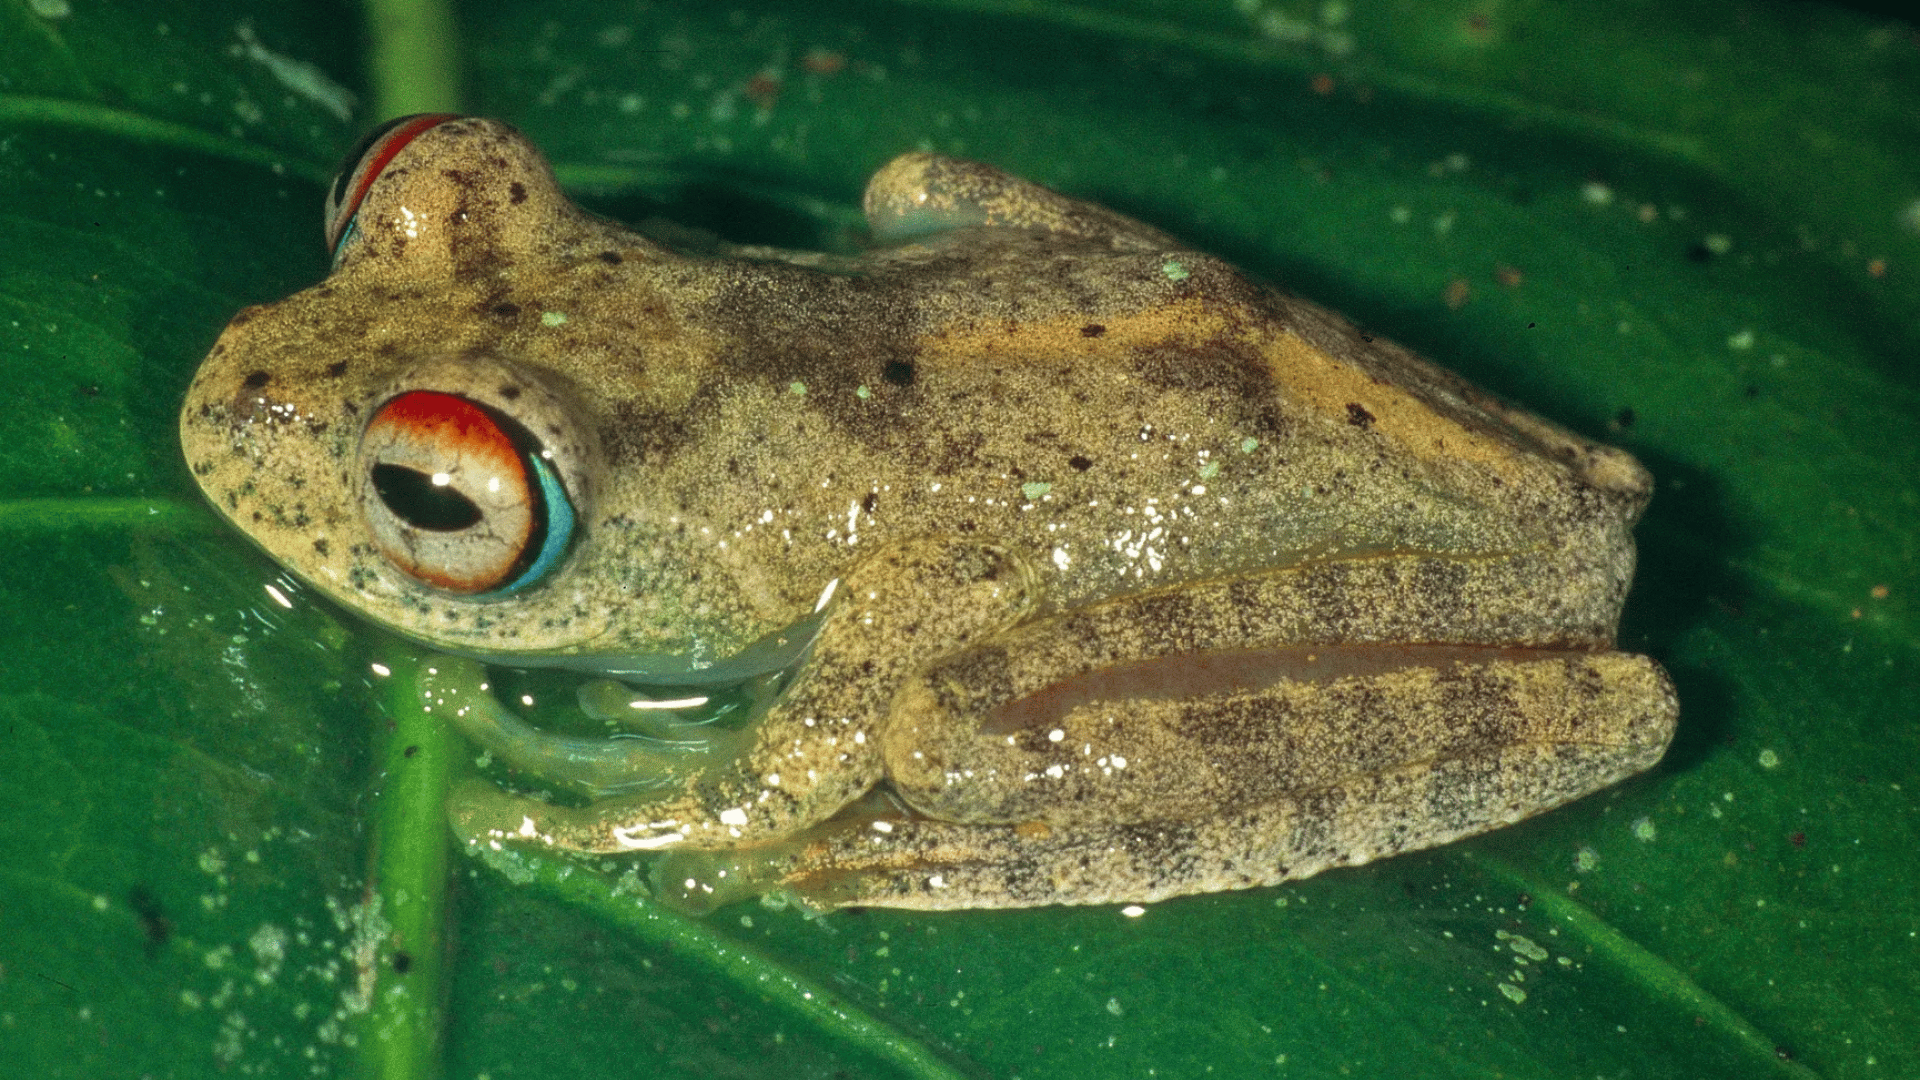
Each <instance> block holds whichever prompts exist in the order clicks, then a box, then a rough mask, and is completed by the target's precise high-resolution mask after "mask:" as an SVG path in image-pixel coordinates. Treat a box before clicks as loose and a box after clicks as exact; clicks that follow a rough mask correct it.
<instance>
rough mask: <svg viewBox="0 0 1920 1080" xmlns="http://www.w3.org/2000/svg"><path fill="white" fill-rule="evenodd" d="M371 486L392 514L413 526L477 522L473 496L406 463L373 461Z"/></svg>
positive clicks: (443, 527) (455, 527)
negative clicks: (376, 463)
mask: <svg viewBox="0 0 1920 1080" xmlns="http://www.w3.org/2000/svg"><path fill="white" fill-rule="evenodd" d="M373 490H374V491H375V492H376V493H377V494H378V495H379V496H380V501H381V502H383V503H386V504H387V509H389V510H391V511H393V513H394V516H395V517H397V518H399V519H400V520H402V521H404V522H406V523H407V524H409V525H411V526H413V527H414V528H416V529H426V530H427V531H429V532H459V531H460V530H461V529H470V528H472V527H473V526H475V525H477V524H479V522H480V516H481V515H480V508H479V507H478V506H475V505H474V503H473V500H472V499H469V498H467V497H466V496H465V495H462V494H460V493H459V492H457V491H455V490H453V488H452V487H450V486H448V485H446V484H436V483H434V482H433V477H431V476H429V475H427V474H426V473H423V472H421V471H420V470H418V469H409V468H407V467H406V466H405V465H386V464H381V465H375V466H374V467H373Z"/></svg>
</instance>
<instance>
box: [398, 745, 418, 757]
mask: <svg viewBox="0 0 1920 1080" xmlns="http://www.w3.org/2000/svg"><path fill="white" fill-rule="evenodd" d="M419 752H420V748H419V747H418V746H409V747H407V748H406V749H405V750H402V751H400V756H401V757H412V756H413V755H415V754H417V753H419Z"/></svg>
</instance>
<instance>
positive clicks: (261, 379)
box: [240, 371, 273, 390]
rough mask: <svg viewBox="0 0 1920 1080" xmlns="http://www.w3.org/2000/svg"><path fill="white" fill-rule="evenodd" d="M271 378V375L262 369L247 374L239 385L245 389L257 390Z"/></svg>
mask: <svg viewBox="0 0 1920 1080" xmlns="http://www.w3.org/2000/svg"><path fill="white" fill-rule="evenodd" d="M272 379H273V376H271V375H269V374H267V373H266V372H264V371H253V372H249V373H248V374H247V377H246V380H245V381H244V382H242V383H241V384H240V386H241V387H242V388H243V389H246V390H258V389H260V388H261V387H263V386H265V385H267V383H268V382H270V381H272Z"/></svg>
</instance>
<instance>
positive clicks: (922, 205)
mask: <svg viewBox="0 0 1920 1080" xmlns="http://www.w3.org/2000/svg"><path fill="white" fill-rule="evenodd" d="M865 202H866V214H867V227H868V228H870V229H872V230H873V235H874V238H875V239H876V240H879V241H880V242H882V243H900V242H903V241H907V240H913V239H917V238H919V237H923V236H928V235H932V234H934V233H942V232H951V231H953V230H955V229H964V228H968V227H971V226H979V225H984V226H987V227H990V228H1004V229H1037V230H1040V231H1042V232H1050V233H1058V234H1061V235H1065V236H1074V237H1078V238H1080V239H1082V240H1091V241H1094V242H1095V243H1102V244H1107V245H1110V246H1111V247H1112V248H1113V249H1114V250H1116V251H1178V250H1184V249H1185V248H1186V247H1187V245H1185V244H1182V243H1180V242H1179V241H1177V240H1175V239H1173V238H1172V237H1170V236H1168V235H1167V234H1165V233H1163V232H1161V231H1160V230H1158V229H1154V228H1151V227H1149V226H1146V225H1143V224H1141V223H1140V222H1138V221H1135V220H1133V219H1132V218H1130V217H1127V216H1126V215H1125V214H1117V213H1115V212H1113V211H1112V210H1109V209H1107V208H1106V207H1104V206H1100V205H1097V204H1095V203H1089V202H1081V201H1080V200H1078V199H1069V198H1067V197H1066V196H1064V195H1061V194H1060V193H1058V192H1055V191H1050V190H1048V189H1046V188H1043V187H1041V186H1040V185H1039V184H1035V183H1032V182H1030V181H1026V180H1022V179H1020V178H1019V177H1017V176H1010V175H1008V174H1007V173H1004V172H1001V171H1000V170H999V169H996V168H993V167H992V166H990V165H982V164H980V163H979V162H977V161H963V160H961V159H959V158H950V157H944V156H942V155H940V154H927V153H913V154H902V155H900V156H899V157H897V158H894V159H893V160H892V161H890V162H888V163H887V164H886V165H884V166H882V167H881V169H880V171H879V172H877V173H874V174H873V179H871V180H869V181H867V194H866V200H865Z"/></svg>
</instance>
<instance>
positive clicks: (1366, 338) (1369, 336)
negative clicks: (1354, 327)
mask: <svg viewBox="0 0 1920 1080" xmlns="http://www.w3.org/2000/svg"><path fill="white" fill-rule="evenodd" d="M1360 340H1361V341H1364V342H1366V343H1367V344H1369V345H1371V344H1373V335H1372V334H1361V335H1360Z"/></svg>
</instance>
